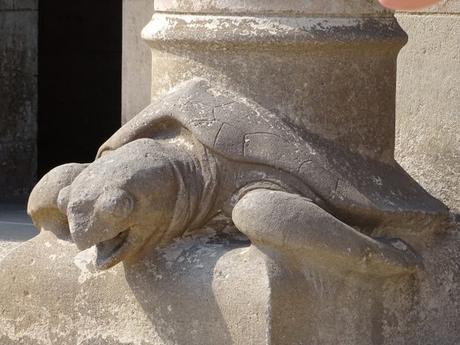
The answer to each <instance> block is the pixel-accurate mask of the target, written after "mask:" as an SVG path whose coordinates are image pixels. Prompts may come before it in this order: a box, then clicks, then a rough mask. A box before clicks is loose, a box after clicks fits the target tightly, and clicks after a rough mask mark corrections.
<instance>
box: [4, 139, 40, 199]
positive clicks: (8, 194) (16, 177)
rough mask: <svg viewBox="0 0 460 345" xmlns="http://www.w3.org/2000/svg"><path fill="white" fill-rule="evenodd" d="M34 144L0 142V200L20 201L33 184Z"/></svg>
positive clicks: (26, 142) (35, 155)
mask: <svg viewBox="0 0 460 345" xmlns="http://www.w3.org/2000/svg"><path fill="white" fill-rule="evenodd" d="M36 150H37V148H36V143H35V142H30V141H29V142H28V141H25V142H21V141H19V142H8V143H2V142H1V141H0V200H5V199H7V200H9V201H12V200H15V199H17V200H20V199H22V198H23V197H24V195H27V193H29V191H30V188H31V186H32V185H33V184H34V182H35V181H34V180H35V178H34V175H33V174H32V173H31V172H32V171H35V167H36V164H37V161H36V157H37V151H36Z"/></svg>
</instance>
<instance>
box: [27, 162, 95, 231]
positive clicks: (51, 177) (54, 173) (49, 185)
mask: <svg viewBox="0 0 460 345" xmlns="http://www.w3.org/2000/svg"><path fill="white" fill-rule="evenodd" d="M87 166H88V164H79V163H69V164H64V165H61V166H58V167H56V168H54V169H52V170H51V171H49V172H48V173H47V174H46V175H45V176H43V177H42V179H41V180H40V181H39V182H38V183H37V184H36V185H35V187H34V189H33V190H32V192H31V193H30V196H29V201H28V204H27V213H28V214H29V216H30V217H31V218H32V221H33V223H34V225H35V227H36V228H37V229H38V230H39V231H42V230H46V231H51V232H52V233H54V234H55V235H56V236H57V237H58V238H60V239H66V240H69V239H70V231H69V225H68V222H67V215H66V214H65V213H64V212H63V211H61V210H60V209H59V195H60V194H61V191H63V190H68V189H69V186H70V185H71V184H72V182H73V180H75V178H76V177H77V176H78V175H79V174H80V173H81V172H82V171H83V170H84V169H86V168H87Z"/></svg>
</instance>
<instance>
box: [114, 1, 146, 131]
mask: <svg viewBox="0 0 460 345" xmlns="http://www.w3.org/2000/svg"><path fill="white" fill-rule="evenodd" d="M152 13H153V0H123V51H122V54H123V57H122V64H123V70H122V73H123V74H122V88H121V89H122V109H121V117H122V122H123V123H124V122H126V121H127V120H128V119H129V118H131V117H132V115H133V114H137V113H138V112H140V111H141V110H142V109H144V108H145V107H146V106H147V105H148V104H150V95H151V91H150V85H151V83H152V78H151V74H152V73H151V62H150V60H151V57H150V56H151V53H150V49H149V47H148V46H147V44H145V42H144V41H143V40H142V38H141V31H142V28H143V27H144V26H145V25H146V24H147V23H148V22H149V20H150V19H151V17H152Z"/></svg>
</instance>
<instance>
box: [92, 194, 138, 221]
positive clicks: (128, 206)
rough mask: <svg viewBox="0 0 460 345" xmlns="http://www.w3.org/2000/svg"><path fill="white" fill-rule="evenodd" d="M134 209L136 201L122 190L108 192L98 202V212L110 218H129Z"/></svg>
mask: <svg viewBox="0 0 460 345" xmlns="http://www.w3.org/2000/svg"><path fill="white" fill-rule="evenodd" d="M133 208H134V200H133V198H132V196H131V195H130V194H129V193H128V192H126V191H124V190H122V189H115V190H111V191H107V192H105V193H103V194H102V195H101V196H100V197H99V198H98V200H97V210H98V212H100V213H102V214H104V215H105V216H107V217H109V218H110V217H115V218H127V217H128V216H129V215H130V214H131V212H132V211H133Z"/></svg>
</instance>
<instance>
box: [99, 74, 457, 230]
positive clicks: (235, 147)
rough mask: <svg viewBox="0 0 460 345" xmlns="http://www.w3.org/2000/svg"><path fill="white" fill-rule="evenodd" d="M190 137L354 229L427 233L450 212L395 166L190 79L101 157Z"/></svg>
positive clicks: (145, 112) (106, 145)
mask: <svg viewBox="0 0 460 345" xmlns="http://www.w3.org/2000/svg"><path fill="white" fill-rule="evenodd" d="M183 128H185V129H187V130H188V131H189V132H190V133H192V135H193V136H194V137H195V138H196V139H197V140H198V141H199V142H201V143H202V144H203V145H204V146H206V147H207V148H208V149H209V150H210V151H212V152H214V154H217V155H221V156H223V157H225V158H227V159H229V160H232V161H237V162H238V161H239V162H244V163H252V164H257V165H259V166H261V169H263V167H262V166H269V167H272V168H276V169H279V170H282V171H284V172H286V173H288V174H292V175H295V176H296V177H298V178H299V179H301V180H302V181H303V182H304V183H305V184H306V185H308V186H309V187H310V189H311V190H312V191H314V192H315V193H316V195H317V196H318V197H319V198H320V199H322V201H323V202H324V203H325V204H326V205H327V208H328V211H329V212H331V213H332V214H334V215H335V216H336V217H338V218H339V219H342V220H343V221H345V222H347V223H348V224H351V225H372V226H376V225H394V224H396V223H397V224H401V223H404V224H405V225H406V226H410V225H414V226H415V224H416V225H417V226H420V225H427V224H428V223H430V222H432V221H433V220H439V219H443V220H444V219H445V218H446V217H447V215H448V212H449V211H448V208H447V207H446V206H445V205H444V204H443V203H441V202H440V201H439V200H437V199H435V198H434V197H432V196H431V195H430V194H428V193H427V192H426V191H425V190H424V189H423V188H422V187H421V186H420V185H419V184H418V183H417V182H416V181H414V180H413V179H412V178H411V177H410V176H409V175H408V174H407V173H406V172H405V171H404V170H403V169H402V168H401V167H400V166H399V165H398V164H397V163H396V162H395V161H392V162H381V161H378V160H375V159H372V158H370V157H366V156H364V155H361V154H358V153H355V152H352V151H350V150H348V149H346V148H343V147H340V146H339V145H337V144H335V143H332V142H328V141H326V140H324V139H323V138H321V137H320V136H318V135H316V134H313V133H309V132H308V131H306V130H300V129H299V128H297V127H295V126H293V125H292V124H290V123H289V122H288V121H286V120H284V119H282V118H281V117H280V116H277V115H275V114H274V113H272V112H270V111H268V110H266V109H265V108H263V107H261V106H260V105H258V104H256V103H253V102H251V101H248V100H247V99H246V98H244V97H242V96H240V95H238V94H236V93H232V92H228V91H224V90H221V89H218V88H214V87H211V86H210V84H209V83H208V82H207V81H205V80H202V79H193V80H191V81H189V82H186V83H183V84H181V85H179V86H178V87H177V88H175V89H174V90H173V91H172V92H171V93H169V94H168V95H167V96H165V97H164V98H162V99H161V100H159V101H158V102H155V103H153V104H151V105H150V106H148V107H147V108H146V109H145V110H143V111H142V112H141V113H140V114H138V115H137V116H136V117H134V118H133V119H132V120H131V121H129V122H128V123H127V124H125V125H124V126H123V127H122V128H120V129H119V130H118V131H117V132H116V133H115V134H114V135H113V136H112V137H111V138H110V139H109V140H108V141H107V142H106V143H104V144H103V145H102V146H101V148H100V149H99V152H98V156H99V155H101V154H102V153H103V152H104V151H106V150H113V149H116V148H117V147H120V146H122V145H124V144H126V143H128V142H131V141H133V140H136V139H139V138H162V137H165V136H169V137H170V136H174V135H181V130H180V129H183Z"/></svg>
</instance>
